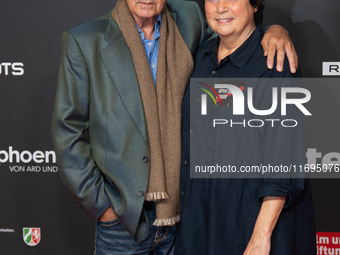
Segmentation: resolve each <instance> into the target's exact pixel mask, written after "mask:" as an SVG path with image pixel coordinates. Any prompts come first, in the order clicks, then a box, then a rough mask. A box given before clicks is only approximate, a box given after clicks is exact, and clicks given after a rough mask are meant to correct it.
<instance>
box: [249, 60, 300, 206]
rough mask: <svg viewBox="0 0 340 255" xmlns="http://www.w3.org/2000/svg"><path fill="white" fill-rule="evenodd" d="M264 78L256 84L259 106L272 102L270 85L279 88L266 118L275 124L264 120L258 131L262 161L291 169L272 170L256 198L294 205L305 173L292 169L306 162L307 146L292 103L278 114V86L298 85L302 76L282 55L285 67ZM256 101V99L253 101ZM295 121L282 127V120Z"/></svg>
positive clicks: (279, 100)
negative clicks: (282, 199) (274, 106)
mask: <svg viewBox="0 0 340 255" xmlns="http://www.w3.org/2000/svg"><path fill="white" fill-rule="evenodd" d="M265 76H266V78H269V79H264V80H263V84H261V85H260V86H259V88H257V92H256V94H257V95H260V96H257V98H258V100H257V102H256V104H257V105H258V107H260V109H269V108H270V107H271V105H272V88H273V87H277V88H278V106H277V110H276V111H275V112H274V113H272V114H271V115H269V116H265V118H266V119H275V120H277V121H275V122H274V123H275V124H274V127H272V123H271V122H270V123H266V128H265V129H264V130H263V131H261V132H262V133H261V136H262V141H263V143H264V150H265V153H264V154H265V156H264V159H263V161H264V165H267V166H269V165H270V166H273V167H274V166H281V165H282V166H286V167H288V168H289V169H290V172H289V173H285V174H281V173H280V174H276V173H273V174H271V176H270V177H271V178H267V179H265V180H264V182H263V183H262V184H261V185H260V187H259V189H258V199H259V201H262V198H263V197H265V196H278V197H283V196H285V197H286V204H285V207H289V206H293V205H294V204H295V202H296V201H297V199H298V197H299V195H300V194H301V192H302V191H303V189H304V183H305V180H304V173H294V172H293V169H294V166H296V167H297V168H296V170H297V171H298V170H299V169H298V166H300V165H304V164H305V163H306V155H305V153H306V150H305V141H304V126H303V118H304V114H303V113H302V112H301V111H300V109H298V108H297V107H296V106H295V105H287V110H286V115H282V114H281V89H282V88H289V87H290V88H292V87H294V88H295V87H301V78H300V77H301V76H300V73H299V72H298V73H297V74H292V73H290V69H289V64H288V59H287V58H286V59H285V65H284V71H283V72H282V73H279V72H277V71H276V70H275V69H273V70H268V71H267V72H266V75H265ZM296 97H301V94H299V93H289V94H287V98H296ZM254 104H255V103H254ZM289 119H291V120H295V121H297V123H298V124H297V126H296V127H284V126H283V125H282V121H284V120H289ZM283 123H284V124H285V125H286V126H292V125H294V123H295V122H293V121H285V122H283Z"/></svg>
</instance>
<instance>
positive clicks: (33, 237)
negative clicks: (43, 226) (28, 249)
mask: <svg viewBox="0 0 340 255" xmlns="http://www.w3.org/2000/svg"><path fill="white" fill-rule="evenodd" d="M22 232H23V238H24V242H25V243H26V244H27V245H29V246H36V245H37V244H38V243H39V242H40V239H41V231H40V228H23V230H22Z"/></svg>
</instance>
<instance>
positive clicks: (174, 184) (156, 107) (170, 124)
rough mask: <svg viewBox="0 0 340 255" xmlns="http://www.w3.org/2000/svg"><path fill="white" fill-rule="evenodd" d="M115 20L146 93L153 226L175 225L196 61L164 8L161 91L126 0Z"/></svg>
mask: <svg viewBox="0 0 340 255" xmlns="http://www.w3.org/2000/svg"><path fill="white" fill-rule="evenodd" d="M112 17H113V18H114V20H115V21H116V22H117V24H118V26H119V28H120V30H121V32H122V34H123V37H124V39H125V42H126V44H127V46H128V47H129V49H130V52H131V55H132V59H133V63H134V66H135V70H136V74H137V79H138V83H139V88H140V92H141V95H142V102H143V107H144V113H145V119H146V125H147V131H148V140H149V150H150V173H149V182H148V188H147V192H146V197H145V200H148V201H157V202H156V214H157V218H156V221H155V222H154V223H153V224H154V225H156V226H166V225H174V224H175V223H176V222H178V221H179V220H180V217H179V174H180V161H181V106H182V99H183V95H184V91H185V88H186V85H187V83H188V81H189V78H190V75H191V72H192V70H193V66H194V64H193V59H192V56H191V53H190V50H189V49H188V47H187V45H186V44H185V42H184V40H183V38H182V36H181V34H180V32H179V30H178V28H177V26H176V23H175V21H174V20H173V19H172V17H171V16H170V12H169V11H168V9H167V8H166V6H165V7H164V10H163V11H162V23H161V27H160V38H159V49H158V60H157V79H156V85H157V91H156V89H155V85H154V81H153V78H152V74H151V70H150V67H149V63H148V60H147V57H146V54H145V50H144V47H143V43H142V40H141V37H140V35H139V32H138V29H137V26H136V23H135V20H134V18H133V16H132V14H131V13H130V11H129V9H128V6H127V4H126V2H125V0H119V1H118V2H117V4H116V7H115V8H114V9H113V10H112ZM188 103H189V102H188Z"/></svg>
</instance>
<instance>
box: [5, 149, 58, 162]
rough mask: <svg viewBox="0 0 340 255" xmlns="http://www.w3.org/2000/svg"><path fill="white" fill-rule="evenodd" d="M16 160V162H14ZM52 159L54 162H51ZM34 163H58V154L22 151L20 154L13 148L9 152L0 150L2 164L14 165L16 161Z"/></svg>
mask: <svg viewBox="0 0 340 255" xmlns="http://www.w3.org/2000/svg"><path fill="white" fill-rule="evenodd" d="M14 159H15V160H14ZM51 159H52V160H51ZM32 160H33V161H34V162H35V163H43V162H45V163H50V160H51V161H52V163H56V161H57V160H56V154H55V152H54V151H45V152H43V151H35V152H33V153H32V152H30V151H27V150H25V151H22V152H19V151H17V150H13V147H12V146H9V147H8V151H5V150H0V163H6V162H7V161H8V162H9V163H13V162H14V161H15V162H16V163H20V162H23V163H30V162H31V161H32Z"/></svg>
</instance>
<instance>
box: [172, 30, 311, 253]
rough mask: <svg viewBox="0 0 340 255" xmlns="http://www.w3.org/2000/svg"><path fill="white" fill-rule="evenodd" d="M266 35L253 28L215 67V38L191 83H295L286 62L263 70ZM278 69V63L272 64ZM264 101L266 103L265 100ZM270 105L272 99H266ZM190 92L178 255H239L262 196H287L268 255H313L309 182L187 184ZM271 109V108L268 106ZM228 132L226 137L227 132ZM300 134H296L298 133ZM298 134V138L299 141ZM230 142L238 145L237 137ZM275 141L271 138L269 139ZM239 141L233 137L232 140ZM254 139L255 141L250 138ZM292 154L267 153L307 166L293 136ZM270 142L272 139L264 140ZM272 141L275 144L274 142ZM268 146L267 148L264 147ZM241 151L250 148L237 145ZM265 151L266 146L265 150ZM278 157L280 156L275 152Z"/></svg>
mask: <svg viewBox="0 0 340 255" xmlns="http://www.w3.org/2000/svg"><path fill="white" fill-rule="evenodd" d="M263 34H264V31H263V30H262V28H261V26H257V27H256V29H255V30H254V32H253V33H252V34H251V36H250V37H249V38H248V39H247V40H246V41H245V42H244V43H243V44H242V45H241V46H240V47H239V48H238V49H237V50H236V51H235V52H234V53H232V54H231V55H229V56H227V57H226V58H224V59H223V60H221V62H220V64H218V61H217V49H218V46H219V42H220V40H219V38H218V37H215V38H212V39H210V40H208V41H206V42H205V43H204V44H202V45H201V46H200V47H199V49H198V51H197V54H196V57H195V69H194V72H193V74H192V77H194V78H243V77H244V78H258V77H266V78H294V77H300V74H299V73H297V74H291V73H290V71H289V65H288V60H287V59H285V66H284V70H283V72H281V73H280V72H277V71H276V70H275V68H274V69H272V70H270V69H267V65H266V61H267V58H266V57H264V55H263V49H262V47H261V39H262V37H263ZM275 64H276V63H275ZM274 66H275V65H274ZM266 100H267V98H266ZM268 100H269V101H271V98H269V99H268ZM189 102H190V90H189V86H188V88H187V90H186V92H185V95H184V99H183V105H182V114H183V117H182V118H183V119H182V162H181V180H180V196H181V202H180V203H181V204H180V205H181V221H180V224H179V231H178V235H177V237H176V254H181V255H182V254H183V255H191V254H192V255H201V254H202V255H222V254H223V255H242V254H243V252H244V251H245V249H246V247H247V244H248V241H249V239H250V237H251V235H252V231H253V227H254V224H255V221H256V218H257V215H258V213H259V211H260V207H261V202H262V198H263V197H265V196H286V197H287V201H286V204H285V206H284V209H283V210H282V212H281V215H280V217H279V220H278V222H277V224H276V227H275V229H274V231H273V234H272V238H271V252H270V254H275V255H293V254H294V255H297V254H299V255H302V254H303V255H312V254H316V241H315V240H316V238H315V234H316V233H315V223H314V211H313V202H312V197H311V189H310V184H309V181H308V180H305V179H287V180H285V181H283V182H276V181H275V179H274V180H273V179H270V180H268V179H267V180H265V179H194V178H192V179H191V178H190V171H189V166H190V164H191V163H193V162H190V136H192V135H193V133H195V130H193V131H192V130H191V132H190V105H189ZM270 103H271V102H270ZM226 132H227V131H226ZM299 132H300V131H299ZM301 134H302V135H301ZM225 135H226V137H230V139H231V140H233V141H235V140H236V141H239V140H240V139H237V138H235V134H233V135H230V136H228V134H225ZM270 135H271V136H273V137H274V136H275V134H270ZM236 136H237V134H236ZM248 136H249V139H253V135H252V134H251V135H249V134H248ZM287 136H291V137H290V138H289V139H291V140H292V141H293V142H292V143H294V144H292V148H288V149H287V148H282V147H280V146H279V145H277V146H273V147H272V148H270V150H271V153H274V154H275V150H281V151H283V153H286V154H289V155H288V156H289V157H291V158H292V160H296V161H297V162H304V161H305V150H304V138H303V130H302V133H301V132H300V133H298V134H297V133H292V134H288V135H287ZM267 139H268V140H271V137H269V138H267ZM273 139H274V138H273ZM268 144H269V142H268ZM239 146H240V147H242V146H243V147H244V146H248V145H247V144H239ZM256 146H257V145H256V144H255V145H254V148H253V150H252V152H251V155H250V159H249V162H250V164H251V163H252V162H255V161H256V160H257V158H258V157H259V155H260V156H261V152H259V150H257V149H256V148H257V147H256ZM266 146H267V150H268V145H267V144H266V145H265V147H264V148H265V149H266ZM277 153H279V152H277Z"/></svg>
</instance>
